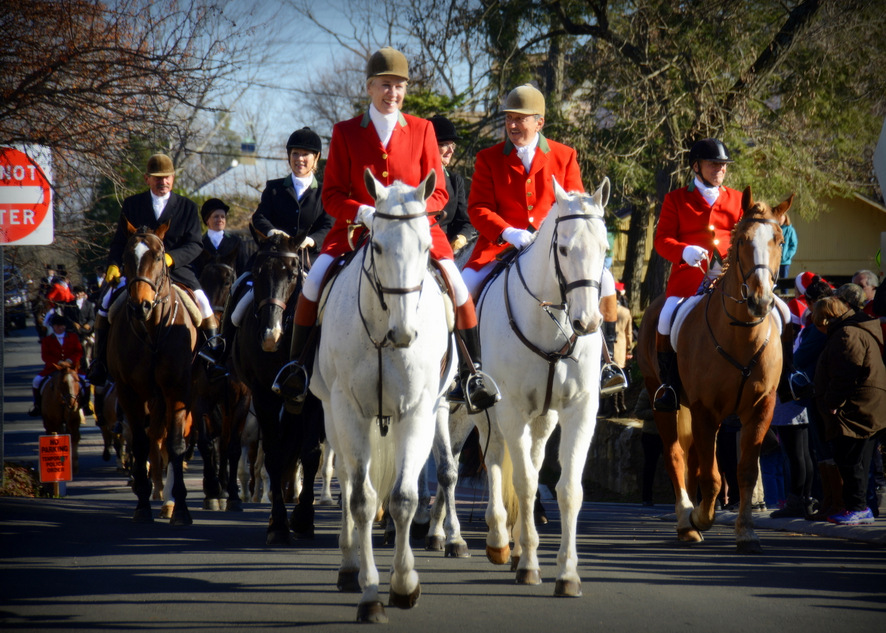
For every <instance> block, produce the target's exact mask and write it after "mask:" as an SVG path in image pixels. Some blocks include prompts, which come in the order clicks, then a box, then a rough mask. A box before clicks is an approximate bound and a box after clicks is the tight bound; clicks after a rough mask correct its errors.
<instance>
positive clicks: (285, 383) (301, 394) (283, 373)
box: [271, 360, 311, 403]
mask: <svg viewBox="0 0 886 633" xmlns="http://www.w3.org/2000/svg"><path fill="white" fill-rule="evenodd" d="M299 379H301V383H299V382H297V381H298V380H299ZM310 379H311V378H310V376H309V375H308V370H307V368H306V367H304V366H303V365H302V364H301V363H299V362H298V361H297V360H291V361H289V362H288V363H286V364H285V365H283V367H281V368H280V371H278V372H277V376H276V377H275V378H274V383H273V384H272V385H271V391H273V392H274V393H275V394H277V395H278V396H280V397H281V398H284V399H286V400H288V401H291V402H293V403H301V402H304V401H305V398H307V397H308V384H309V383H310Z"/></svg>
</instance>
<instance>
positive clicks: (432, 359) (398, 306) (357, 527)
mask: <svg viewBox="0 0 886 633" xmlns="http://www.w3.org/2000/svg"><path fill="white" fill-rule="evenodd" d="M364 180H365V183H366V187H367V189H368V190H369V193H370V194H371V195H372V197H373V198H374V199H375V200H376V209H377V210H376V213H375V216H374V217H373V219H372V221H371V226H370V227H369V243H368V244H367V245H366V246H365V247H364V248H363V249H361V251H359V252H358V253H357V255H356V258H355V260H354V261H353V262H352V264H351V265H350V266H347V267H346V268H345V269H344V270H343V271H342V272H341V273H340V275H339V276H338V278H337V279H336V280H335V281H334V282H333V285H332V288H331V289H330V290H329V294H328V299H327V300H326V304H325V306H324V307H323V319H322V328H323V329H322V332H323V333H322V336H321V338H320V347H319V353H318V354H317V360H316V362H315V364H314V376H313V379H312V380H311V390H312V391H313V392H314V393H315V394H316V395H317V397H318V398H320V400H322V402H323V410H324V412H325V415H326V432H327V438H328V439H329V443H330V445H331V446H332V448H333V450H334V451H335V454H336V467H337V470H338V480H339V485H340V487H341V492H342V527H341V533H340V536H339V547H340V549H341V553H342V563H341V567H340V568H339V574H338V587H339V589H340V590H342V591H362V594H363V595H362V597H361V599H360V605H359V607H358V610H357V619H358V621H362V622H385V621H387V616H386V615H385V612H384V606H383V605H382V603H381V601H380V600H379V597H378V593H379V574H378V569H377V568H376V565H375V559H374V557H373V552H372V521H373V519H374V517H375V514H376V510H377V509H378V507H379V500H380V499H381V498H384V497H385V496H386V495H387V493H388V490H390V496H389V503H388V510H389V512H390V514H391V517H392V518H393V520H394V522H395V524H396V538H395V544H394V557H393V565H392V571H391V583H390V596H389V604H390V605H394V606H397V607H400V608H409V607H412V606H414V605H415V603H416V602H417V600H418V597H419V595H420V594H421V586H420V583H419V579H418V574H417V573H416V571H415V569H414V558H413V553H412V549H411V547H410V545H409V526H410V523H411V522H412V518H413V515H414V514H415V512H416V507H417V504H418V476H419V471H420V469H421V468H422V467H423V466H424V463H425V461H426V460H427V457H428V455H429V454H430V450H431V443H432V441H433V438H434V429H435V419H436V416H437V413H438V411H439V409H440V408H441V407H442V408H446V406H447V404H446V402H445V398H444V391H445V389H446V387H447V386H448V385H449V382H450V380H451V378H452V376H453V371H454V369H453V368H452V367H450V368H449V370H448V371H447V372H445V373H446V374H447V375H446V376H444V377H442V378H441V366H442V363H443V361H444V359H445V358H446V355H447V348H448V345H449V337H450V334H449V327H448V324H447V307H446V304H445V303H444V295H443V291H442V290H441V289H440V287H439V285H438V284H437V283H436V281H435V280H434V277H433V276H432V274H431V273H430V272H429V270H428V263H429V253H430V247H431V232H430V226H429V224H428V218H427V212H426V210H425V201H426V200H427V198H428V197H429V196H430V195H431V193H432V192H433V191H434V186H435V182H436V175H435V172H431V173H430V174H428V176H427V177H426V178H425V179H424V181H423V182H422V183H421V184H420V185H419V186H418V187H415V188H413V187H410V186H407V185H404V184H403V183H400V182H396V183H394V184H393V185H392V186H391V187H388V188H385V187H384V186H383V185H382V184H381V183H380V182H378V181H377V180H376V179H375V178H374V177H373V176H372V174H371V173H370V172H369V170H367V171H366V172H365V174H364ZM450 358H451V354H450ZM450 365H451V363H450ZM386 482H387V483H386Z"/></svg>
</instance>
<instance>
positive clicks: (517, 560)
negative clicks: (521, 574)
mask: <svg viewBox="0 0 886 633" xmlns="http://www.w3.org/2000/svg"><path fill="white" fill-rule="evenodd" d="M519 566H520V557H519V556H511V571H517V567H519Z"/></svg>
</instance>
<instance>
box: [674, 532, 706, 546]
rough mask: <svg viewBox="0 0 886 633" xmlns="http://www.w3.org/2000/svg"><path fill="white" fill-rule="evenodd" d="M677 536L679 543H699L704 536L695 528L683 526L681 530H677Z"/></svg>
mask: <svg viewBox="0 0 886 633" xmlns="http://www.w3.org/2000/svg"><path fill="white" fill-rule="evenodd" d="M677 538H678V539H679V540H680V542H681V543H687V544H690V545H691V544H692V543H701V542H702V541H704V537H703V536H702V535H701V532H699V531H698V530H696V529H695V528H684V529H682V530H677Z"/></svg>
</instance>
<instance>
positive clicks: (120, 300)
mask: <svg viewBox="0 0 886 633" xmlns="http://www.w3.org/2000/svg"><path fill="white" fill-rule="evenodd" d="M172 287H173V288H174V289H175V293H176V294H177V295H178V298H179V299H180V300H181V302H182V304H183V305H184V306H185V312H187V313H188V316H189V317H190V318H191V322H192V323H193V324H194V326H195V327H200V324H201V323H202V322H203V315H202V314H201V313H200V306H198V305H197V300H196V299H195V298H194V292H193V291H192V290H191V289H190V288H188V287H186V286H182V285H180V284H178V283H176V282H173V283H172ZM125 288H126V287H125V286H120V287H118V288H117V289H115V290H114V291H113V292H114V295H113V297H112V298H111V306H110V307H109V308H108V323H113V322H114V318H115V317H116V316H117V315H118V314H119V313H120V310H122V309H123V306H125V305H126V300H127V295H126V293H125V292H123V291H124V290H125Z"/></svg>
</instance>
